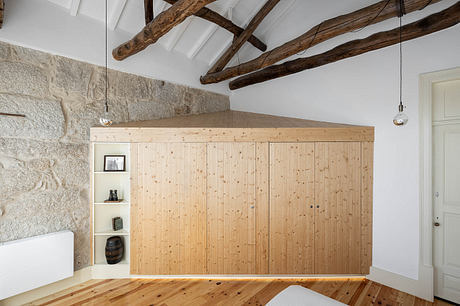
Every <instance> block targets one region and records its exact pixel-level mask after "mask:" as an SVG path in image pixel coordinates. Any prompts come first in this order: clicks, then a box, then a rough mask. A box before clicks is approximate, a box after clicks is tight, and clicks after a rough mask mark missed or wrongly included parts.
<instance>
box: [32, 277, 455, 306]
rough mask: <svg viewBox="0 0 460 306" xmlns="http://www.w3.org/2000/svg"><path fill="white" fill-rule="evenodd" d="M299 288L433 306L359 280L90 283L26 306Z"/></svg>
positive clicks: (237, 295) (341, 297) (252, 294)
mask: <svg viewBox="0 0 460 306" xmlns="http://www.w3.org/2000/svg"><path fill="white" fill-rule="evenodd" d="M295 284H296V285H302V286H304V287H306V288H309V289H311V290H314V291H317V292H319V293H321V294H324V295H327V296H329V297H331V298H333V299H336V300H338V301H341V302H343V303H346V304H349V305H417V306H418V305H438V306H441V305H442V306H444V305H449V304H448V303H445V302H443V301H440V300H436V301H435V303H434V304H432V303H429V302H426V301H424V300H421V299H419V298H416V297H414V296H412V295H409V294H407V293H403V292H400V291H398V290H395V289H391V288H389V287H387V286H384V285H381V284H378V283H375V282H372V281H369V280H366V279H362V278H343V279H329V280H328V279H304V280H299V279H295V280H288V279H257V280H230V279H225V280H216V279H211V280H208V279H207V280H203V279H201V280H197V279H163V280H148V279H117V280H113V279H109V280H91V281H88V282H85V283H83V284H80V285H78V286H75V287H72V288H69V289H66V290H64V291H61V292H58V293H55V294H53V295H50V296H48V297H46V298H43V299H40V300H37V301H35V302H33V303H31V304H29V305H66V306H70V305H123V306H124V305H163V306H171V305H180V306H185V305H232V306H235V305H264V304H265V303H267V302H268V301H269V300H270V299H272V298H273V297H274V296H275V295H276V294H277V293H279V292H280V291H282V290H283V289H285V288H286V287H288V286H289V285H295Z"/></svg>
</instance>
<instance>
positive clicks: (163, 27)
mask: <svg viewBox="0 0 460 306" xmlns="http://www.w3.org/2000/svg"><path fill="white" fill-rule="evenodd" d="M214 1H216V0H178V1H177V2H176V3H174V4H173V5H172V6H171V7H170V8H169V9H167V10H166V11H164V12H162V13H161V14H159V15H158V16H157V17H156V18H155V19H154V20H153V21H151V22H150V23H149V24H147V25H146V26H145V27H144V28H143V29H142V31H141V32H139V33H138V34H137V35H136V36H134V38H132V39H131V40H129V41H128V42H126V43H124V44H122V45H120V46H118V47H117V48H115V49H114V50H113V51H112V55H113V58H115V59H116V60H123V59H125V58H127V57H129V56H131V55H133V54H136V53H138V52H139V51H142V50H144V49H145V48H147V47H148V46H149V45H151V44H154V43H155V42H157V41H158V39H160V38H161V37H162V36H163V35H165V34H166V33H168V32H169V31H170V30H171V29H172V28H173V27H175V26H176V25H178V24H180V23H181V22H182V21H184V20H185V19H186V18H187V17H189V16H191V15H193V14H195V13H196V12H198V11H199V10H200V9H201V8H203V7H204V6H205V5H207V4H209V3H212V2H214Z"/></svg>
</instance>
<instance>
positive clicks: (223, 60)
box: [208, 0, 280, 73]
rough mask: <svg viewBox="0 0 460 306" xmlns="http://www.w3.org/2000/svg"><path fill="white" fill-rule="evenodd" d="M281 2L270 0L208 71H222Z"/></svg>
mask: <svg viewBox="0 0 460 306" xmlns="http://www.w3.org/2000/svg"><path fill="white" fill-rule="evenodd" d="M279 2H280V0H268V1H267V2H266V3H265V5H264V6H262V8H261V9H260V10H259V11H258V12H257V14H256V15H255V16H254V17H253V18H252V20H251V22H249V24H248V26H247V27H246V29H245V30H244V31H243V32H242V33H241V34H240V35H239V36H238V37H235V39H234V40H233V43H232V44H231V45H230V47H229V48H228V49H227V50H226V51H225V52H224V53H223V54H222V56H221V57H220V58H219V59H218V60H217V62H216V63H215V64H214V65H213V66H212V67H211V69H209V71H208V73H213V72H218V71H222V69H224V68H225V66H226V65H227V64H228V62H230V60H231V59H232V58H233V56H235V54H236V53H237V52H238V50H240V48H241V47H242V46H243V45H244V43H245V42H246V41H247V40H248V39H249V37H251V36H252V34H253V33H254V31H255V30H256V29H257V27H258V26H259V24H260V23H261V22H262V20H264V18H265V17H266V16H267V15H268V13H270V12H271V10H272V9H273V8H274V7H275V5H277V4H278V3H279Z"/></svg>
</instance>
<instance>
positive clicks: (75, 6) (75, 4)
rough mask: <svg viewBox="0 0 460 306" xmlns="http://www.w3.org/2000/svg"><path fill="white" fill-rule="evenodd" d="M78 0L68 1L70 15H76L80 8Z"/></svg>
mask: <svg viewBox="0 0 460 306" xmlns="http://www.w3.org/2000/svg"><path fill="white" fill-rule="evenodd" d="M80 2H81V1H80V0H72V2H71V3H70V11H69V12H70V16H74V17H75V16H77V14H78V9H79V8H80Z"/></svg>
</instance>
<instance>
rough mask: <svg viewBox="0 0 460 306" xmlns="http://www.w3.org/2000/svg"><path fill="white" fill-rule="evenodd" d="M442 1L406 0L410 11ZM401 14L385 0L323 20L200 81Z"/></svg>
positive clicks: (237, 71) (235, 73)
mask: <svg viewBox="0 0 460 306" xmlns="http://www.w3.org/2000/svg"><path fill="white" fill-rule="evenodd" d="M440 1H441V0H405V7H406V12H407V13H409V12H413V11H416V10H420V9H423V8H425V7H426V6H427V5H430V4H433V3H437V2H440ZM398 13H399V12H398V10H397V8H396V2H395V1H391V0H382V1H380V2H378V3H375V4H372V5H370V6H367V7H364V8H362V9H360V10H357V11H354V12H351V13H348V14H345V15H341V16H338V17H334V18H331V19H328V20H326V21H323V22H321V23H320V24H317V25H315V26H313V27H312V28H311V29H310V30H308V31H307V32H305V33H304V34H302V35H300V36H298V37H296V38H294V39H292V40H290V41H288V42H287V43H285V44H283V45H281V46H279V47H276V48H274V49H272V50H270V51H267V52H265V53H262V54H261V55H259V56H258V57H257V58H255V59H253V60H250V61H248V62H246V63H241V64H240V65H237V66H233V67H228V68H226V69H223V70H222V71H218V72H216V73H208V74H206V75H205V76H202V77H201V79H200V81H201V83H202V84H211V83H218V82H221V81H224V80H228V79H231V78H233V77H236V76H240V75H244V74H247V73H250V72H253V71H257V70H259V69H263V68H265V67H268V66H270V65H273V64H275V63H277V62H279V61H281V60H283V59H286V58H289V57H290V56H293V55H296V54H297V53H299V52H302V51H304V50H306V49H308V48H311V47H313V46H315V45H317V44H319V43H321V42H323V41H326V40H328V39H331V38H334V37H337V36H339V35H342V34H345V33H348V32H351V31H355V30H360V29H362V28H364V27H366V26H368V25H371V24H375V23H378V22H381V21H383V20H386V19H390V18H393V17H396V16H397V15H398Z"/></svg>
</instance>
